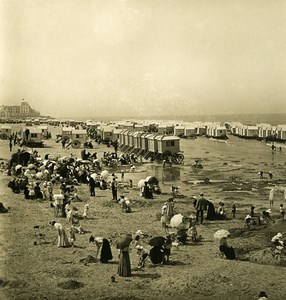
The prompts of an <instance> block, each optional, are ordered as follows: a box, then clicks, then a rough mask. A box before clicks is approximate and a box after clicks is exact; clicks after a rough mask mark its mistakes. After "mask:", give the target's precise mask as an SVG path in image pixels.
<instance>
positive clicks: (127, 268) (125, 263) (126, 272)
mask: <svg viewBox="0 0 286 300" xmlns="http://www.w3.org/2000/svg"><path fill="white" fill-rule="evenodd" d="M129 251H130V248H129V246H128V247H125V248H123V249H120V250H119V265H118V271H117V273H118V275H119V276H122V277H130V276H131V262H130V256H129Z"/></svg>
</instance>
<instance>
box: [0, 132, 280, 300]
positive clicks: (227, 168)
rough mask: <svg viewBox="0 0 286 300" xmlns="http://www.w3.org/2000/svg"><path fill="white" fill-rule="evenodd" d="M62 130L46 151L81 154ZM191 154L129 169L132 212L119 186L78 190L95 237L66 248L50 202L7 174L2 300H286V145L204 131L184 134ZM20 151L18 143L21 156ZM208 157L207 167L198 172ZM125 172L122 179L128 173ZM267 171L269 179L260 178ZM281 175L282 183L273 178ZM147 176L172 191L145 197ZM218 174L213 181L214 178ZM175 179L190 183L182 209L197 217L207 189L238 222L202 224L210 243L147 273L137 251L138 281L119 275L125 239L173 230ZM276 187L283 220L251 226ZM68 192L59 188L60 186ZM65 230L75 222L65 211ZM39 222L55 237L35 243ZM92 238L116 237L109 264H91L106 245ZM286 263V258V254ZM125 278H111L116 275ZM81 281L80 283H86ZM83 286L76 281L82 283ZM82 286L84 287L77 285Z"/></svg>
mask: <svg viewBox="0 0 286 300" xmlns="http://www.w3.org/2000/svg"><path fill="white" fill-rule="evenodd" d="M59 130H60V129H59V128H58V127H55V128H51V131H52V136H53V138H52V139H50V140H46V141H45V143H46V147H45V148H37V151H38V152H39V154H40V155H41V157H44V155H45V154H51V156H56V155H58V154H60V155H61V156H68V155H71V154H73V155H74V156H76V157H80V150H79V149H72V148H70V149H69V150H67V149H61V144H59V143H56V142H55V139H54V137H55V134H56V133H59ZM181 148H182V150H183V151H184V154H185V161H184V165H174V166H172V168H169V167H165V168H164V169H163V168H162V164H161V163H148V162H143V163H138V164H136V165H135V172H131V171H130V167H127V166H125V167H124V170H125V178H124V183H127V182H128V181H129V179H131V180H132V181H133V184H134V187H133V188H127V187H124V188H122V189H120V191H119V194H122V195H125V196H126V197H128V199H129V200H130V201H131V204H132V210H133V211H132V213H130V214H126V213H123V212H122V211H121V209H120V206H119V205H118V204H116V203H114V202H112V200H111V199H112V196H111V191H110V190H100V189H96V197H90V196H89V190H88V185H85V184H81V185H80V186H78V195H79V197H80V199H81V200H82V201H81V202H75V203H74V205H75V206H76V207H77V208H78V210H79V211H80V212H82V211H83V206H84V204H85V203H88V204H89V205H90V218H89V219H86V220H80V224H81V225H82V227H83V228H84V229H85V231H86V232H87V233H85V234H83V235H77V236H76V243H75V247H74V248H66V249H61V248H57V247H56V245H53V244H52V242H53V241H54V239H55V238H56V232H55V230H54V228H53V227H52V226H50V225H49V224H48V223H49V221H51V220H53V219H54V218H55V217H54V213H53V209H52V208H51V207H50V203H49V201H47V200H46V201H44V200H25V199H24V195H23V194H22V193H21V194H13V193H12V191H11V189H10V188H8V187H7V184H8V182H9V180H11V177H9V176H7V175H6V174H5V173H4V172H3V171H2V172H1V173H0V177H1V180H0V192H1V202H2V203H3V204H4V206H5V207H9V208H10V209H9V212H8V213H7V214H1V215H0V222H1V227H0V228H1V229H0V230H1V260H0V263H1V265H0V267H1V268H0V270H1V278H0V288H1V289H0V292H1V294H2V296H1V299H17V300H19V299H23V300H24V299H51V300H52V299H257V296H258V294H259V292H260V291H266V293H267V294H268V296H269V299H277V300H278V299H284V298H285V295H286V286H285V281H286V275H285V266H286V263H285V262H284V261H282V262H281V263H280V264H279V263H277V261H276V260H275V258H273V257H272V255H271V249H270V247H271V242H270V240H271V237H272V236H273V235H275V234H276V233H277V232H282V233H283V234H284V235H286V226H285V224H286V222H283V221H281V220H279V205H280V203H284V206H285V205H286V203H285V200H284V196H283V192H284V189H285V187H286V180H285V158H286V156H285V149H284V148H283V149H282V150H281V151H279V150H277V152H276V153H272V152H271V148H270V147H269V146H268V145H267V144H266V143H263V142H258V141H253V140H247V141H246V140H242V139H239V138H236V137H232V136H231V137H230V138H229V140H227V141H226V142H221V141H213V140H209V139H207V138H204V137H201V138H198V139H194V140H182V141H181ZM16 150H17V147H15V148H14V149H13V152H14V151H16ZM89 151H90V152H91V153H93V152H94V151H96V152H97V154H98V157H99V158H101V157H102V155H103V152H104V151H111V149H110V148H107V147H106V146H105V145H95V148H94V149H90V150H89ZM0 153H1V155H0V156H1V157H0V158H1V159H2V160H7V159H9V158H10V156H11V153H10V152H9V146H8V142H7V141H3V140H1V141H0ZM196 159H199V160H200V161H201V163H202V165H203V169H200V170H197V169H194V168H192V165H193V163H194V161H195V160H196ZM122 168H123V167H121V166H119V167H118V168H117V169H108V171H109V172H110V173H112V172H116V173H117V174H118V176H119V181H121V178H120V175H119V174H120V171H121V169H122ZM261 170H263V171H264V173H265V179H259V176H258V172H259V171H261ZM269 171H272V172H273V174H274V176H273V179H271V180H270V179H269V178H268V175H267V174H268V172H269ZM147 176H156V177H157V178H158V180H159V183H160V187H161V189H162V194H160V195H155V197H154V199H152V200H146V199H144V198H142V197H140V196H139V189H138V187H137V183H138V181H139V180H140V179H144V178H146V177H147ZM206 178H207V179H209V182H208V183H206V182H205V179H206ZM172 184H177V185H179V186H180V192H181V193H182V194H183V197H181V198H175V200H174V202H175V212H176V213H182V214H186V215H190V214H194V213H195V209H194V207H193V204H192V198H191V197H192V196H199V193H200V192H204V195H205V197H206V198H207V199H209V200H210V201H212V202H213V204H214V205H215V207H217V206H218V203H219V202H220V201H223V202H224V203H225V207H226V211H227V216H228V217H229V219H228V220H217V221H207V222H205V223H204V224H203V225H198V226H197V230H198V233H199V234H200V235H201V236H202V241H201V242H200V243H193V242H191V241H190V240H188V242H187V244H186V245H181V246H179V247H178V249H176V248H172V250H171V262H170V264H168V265H159V266H157V265H153V264H152V263H151V262H150V261H148V262H147V264H146V267H145V268H144V269H137V262H138V257H137V255H136V250H135V249H133V250H132V251H131V254H130V257H131V265H132V277H130V278H124V277H118V276H117V274H116V273H117V265H118V253H117V249H116V247H115V241H116V238H117V237H118V236H119V235H120V234H121V233H127V232H131V233H133V234H134V233H135V232H136V231H137V230H139V229H140V230H142V231H143V232H144V243H145V245H146V247H148V242H149V240H150V238H151V237H154V236H161V235H164V230H163V229H162V227H161V223H160V218H159V217H158V215H159V214H160V212H161V207H162V206H163V204H164V203H165V202H166V200H167V199H168V198H170V197H171V193H170V187H171V185H172ZM271 188H275V190H276V192H275V202H274V207H273V214H272V216H273V217H274V218H275V221H276V222H275V223H273V224H270V225H268V226H256V227H253V228H252V230H248V229H247V228H246V227H245V225H244V217H245V216H246V214H247V213H248V211H249V208H250V206H251V205H255V207H256V211H257V212H259V211H261V210H262V209H265V208H268V207H269V200H268V195H269V191H270V189H271ZM55 190H56V192H58V191H59V186H56V188H55ZM283 201H284V202H283ZM233 203H235V204H236V206H237V217H236V219H235V220H233V219H231V213H230V209H231V205H232V204H233ZM56 219H57V220H58V221H60V222H61V223H62V224H63V225H64V226H65V227H68V226H69V224H68V222H67V220H66V219H64V218H61V217H57V218H56ZM35 225H39V226H40V229H41V232H43V233H44V234H45V236H46V241H47V243H44V244H40V245H39V244H37V245H34V241H35V236H34V226H35ZM218 229H227V230H229V231H230V232H231V237H230V242H231V244H232V245H233V247H234V249H235V250H236V254H237V259H236V260H234V261H230V260H225V259H222V258H221V257H220V254H219V251H218V244H217V243H216V242H215V241H214V240H213V234H214V232H215V231H217V230H218ZM90 234H93V235H95V236H102V237H106V238H107V239H109V240H111V242H112V243H111V246H112V253H113V260H112V262H110V263H109V264H101V263H100V262H96V263H86V264H85V263H82V262H81V261H80V260H82V259H84V258H86V257H87V256H88V255H95V251H96V248H95V246H94V245H93V244H90V243H89V237H90ZM284 260H285V261H286V259H285V258H284ZM112 275H114V276H115V278H116V280H115V282H114V283H111V280H110V278H111V276H112ZM76 283H78V284H79V286H76ZM73 284H74V285H73ZM76 287H79V288H76Z"/></svg>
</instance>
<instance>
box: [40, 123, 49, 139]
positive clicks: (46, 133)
mask: <svg viewBox="0 0 286 300" xmlns="http://www.w3.org/2000/svg"><path fill="white" fill-rule="evenodd" d="M38 128H39V129H41V130H42V133H43V138H45V139H46V138H47V137H48V126H46V125H40V126H38Z"/></svg>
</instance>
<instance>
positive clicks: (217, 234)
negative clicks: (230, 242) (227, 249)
mask: <svg viewBox="0 0 286 300" xmlns="http://www.w3.org/2000/svg"><path fill="white" fill-rule="evenodd" d="M228 236H230V232H229V231H228V230H226V229H220V230H218V231H216V232H215V233H214V239H216V240H221V239H223V238H227V237H228Z"/></svg>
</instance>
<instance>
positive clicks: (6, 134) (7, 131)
mask: <svg viewBox="0 0 286 300" xmlns="http://www.w3.org/2000/svg"><path fill="white" fill-rule="evenodd" d="M11 134H12V126H9V125H1V126H0V138H1V139H2V140H7V139H9V138H10V136H11Z"/></svg>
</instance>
